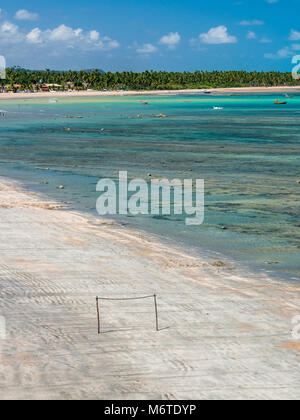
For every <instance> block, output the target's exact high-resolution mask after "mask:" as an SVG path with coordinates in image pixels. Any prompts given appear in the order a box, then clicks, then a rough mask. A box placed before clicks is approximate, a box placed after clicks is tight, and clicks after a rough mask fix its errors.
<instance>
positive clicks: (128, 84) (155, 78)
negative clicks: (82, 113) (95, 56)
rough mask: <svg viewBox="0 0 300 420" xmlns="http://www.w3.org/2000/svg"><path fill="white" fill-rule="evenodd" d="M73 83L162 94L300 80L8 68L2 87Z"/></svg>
mask: <svg viewBox="0 0 300 420" xmlns="http://www.w3.org/2000/svg"><path fill="white" fill-rule="evenodd" d="M67 82H72V83H73V84H74V86H75V87H76V86H77V87H82V86H83V84H85V87H86V85H88V88H90V89H96V90H104V89H108V90H110V89H123V90H163V89H170V90H172V89H200V88H206V89H209V88H225V87H256V86H290V85H300V80H294V79H293V77H292V74H291V73H281V72H276V71H269V72H257V71H254V72H247V71H200V70H198V71H195V72H183V73H182V72H165V71H152V70H151V71H145V72H142V73H136V72H132V71H125V72H115V73H112V72H107V73H103V72H101V71H99V70H93V71H71V70H69V71H50V70H44V71H29V70H24V69H19V68H9V69H7V72H6V79H5V80H1V84H2V86H4V85H5V84H20V85H21V86H22V88H23V89H31V88H32V85H35V84H39V83H53V84H58V85H61V86H62V89H64V88H66V87H67Z"/></svg>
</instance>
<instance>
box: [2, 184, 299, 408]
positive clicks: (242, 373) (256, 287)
mask: <svg viewBox="0 0 300 420" xmlns="http://www.w3.org/2000/svg"><path fill="white" fill-rule="evenodd" d="M0 235H1V236H0V237H1V245H0V248H1V257H0V281H1V283H0V284H1V288H0V315H2V316H4V317H5V318H6V323H7V336H6V339H5V340H2V341H1V342H0V399H170V400H175V399H299V398H300V375H299V361H300V341H298V342H297V341H295V340H293V338H292V335H291V330H292V323H291V319H292V318H293V317H294V316H295V315H298V314H300V294H299V292H300V287H297V286H293V285H291V284H284V283H281V282H278V281H275V280H272V279H270V278H268V277H267V276H266V275H260V276H257V275H254V274H246V273H244V274H243V275H242V274H241V273H240V271H238V270H237V268H236V267H234V266H232V265H231V264H228V263H227V262H226V261H222V260H208V259H207V260H205V259H200V258H199V257H194V256H189V255H188V253H187V250H183V249H180V248H175V247H174V248H171V247H167V245H165V244H162V243H160V242H159V241H158V240H157V239H155V238H154V237H150V236H147V235H146V234H143V233H139V232H135V231H132V230H128V229H127V228H126V226H121V225H119V224H118V223H115V222H110V221H109V220H103V219H96V218H93V217H92V216H89V215H82V214H77V213H74V212H70V211H68V210H65V209H62V208H60V205H59V204H58V203H55V202H48V201H46V200H44V199H41V198H39V197H38V196H37V195H35V194H33V193H31V192H28V191H25V190H23V189H22V188H21V187H20V186H19V185H17V184H16V183H14V182H11V181H7V180H1V181H0ZM153 293H157V295H158V310H159V328H160V331H159V332H156V331H155V317H154V308H153V301H152V299H145V300H140V301H138V300H137V301H123V302H116V301H112V302H110V301H101V300H100V316H101V327H102V334H100V335H98V334H97V322H96V304H95V297H96V296H97V295H98V296H101V297H111V298H117V297H136V296H144V295H149V294H153Z"/></svg>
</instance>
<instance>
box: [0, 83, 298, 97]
mask: <svg viewBox="0 0 300 420" xmlns="http://www.w3.org/2000/svg"><path fill="white" fill-rule="evenodd" d="M206 91H210V92H212V93H218V94H235V93H284V92H300V86H274V87H255V88H254V87H246V88H218V89H181V90H152V91H150V90H148V91H119V90H117V91H105V92H104V91H98V90H97V91H95V90H88V91H78V92H77V91H74V92H38V93H0V100H1V99H39V98H68V97H93V96H96V97H97V96H99V97H101V96H144V95H157V96H159V95H184V94H186V95H191V94H200V93H204V92H206Z"/></svg>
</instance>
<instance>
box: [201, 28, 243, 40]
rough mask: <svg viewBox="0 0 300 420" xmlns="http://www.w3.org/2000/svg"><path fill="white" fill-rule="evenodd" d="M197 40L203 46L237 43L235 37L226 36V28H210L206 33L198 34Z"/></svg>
mask: <svg viewBox="0 0 300 420" xmlns="http://www.w3.org/2000/svg"><path fill="white" fill-rule="evenodd" d="M199 39H200V41H201V42H203V43H204V44H233V43H236V42H237V38H236V37H235V36H232V35H229V34H228V29H227V28H226V26H223V25H221V26H217V27H216V28H211V29H210V30H209V31H208V32H207V33H204V34H200V35H199Z"/></svg>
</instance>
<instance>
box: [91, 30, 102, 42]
mask: <svg viewBox="0 0 300 420" xmlns="http://www.w3.org/2000/svg"><path fill="white" fill-rule="evenodd" d="M89 36H90V39H91V41H98V39H99V38H100V34H99V32H98V31H90V34H89Z"/></svg>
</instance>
